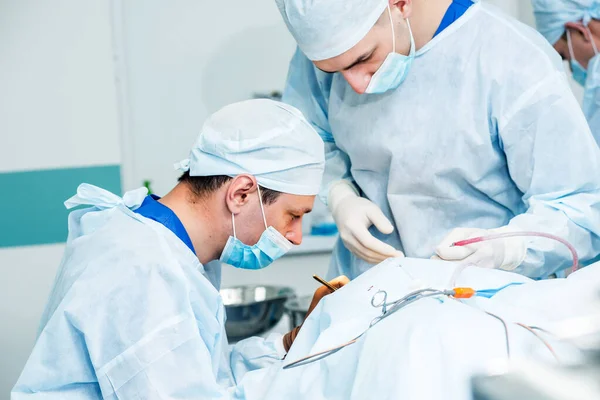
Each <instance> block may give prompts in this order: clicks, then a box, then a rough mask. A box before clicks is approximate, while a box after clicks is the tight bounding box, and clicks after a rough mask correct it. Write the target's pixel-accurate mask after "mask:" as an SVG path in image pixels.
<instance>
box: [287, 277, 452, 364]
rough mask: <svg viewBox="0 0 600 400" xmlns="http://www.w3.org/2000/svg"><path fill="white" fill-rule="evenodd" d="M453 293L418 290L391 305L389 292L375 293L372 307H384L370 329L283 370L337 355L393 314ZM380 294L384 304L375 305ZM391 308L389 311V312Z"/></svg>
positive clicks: (370, 325)
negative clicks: (422, 301) (421, 301)
mask: <svg viewBox="0 0 600 400" xmlns="http://www.w3.org/2000/svg"><path fill="white" fill-rule="evenodd" d="M451 292H452V291H449V290H447V291H442V290H436V289H431V288H428V289H420V290H416V291H414V292H411V293H409V294H407V295H406V296H404V297H402V298H400V299H398V300H395V301H393V302H391V303H387V302H386V300H387V292H386V291H385V290H380V291H378V292H377V293H375V294H374V295H373V297H372V298H371V305H372V306H373V307H382V314H381V315H380V316H377V317H375V318H374V319H373V320H372V321H371V323H370V324H369V327H368V328H367V329H365V330H364V331H363V332H362V333H361V334H360V335H358V336H356V337H355V338H354V339H352V340H350V341H348V342H346V343H343V344H340V345H338V346H335V347H332V348H329V349H326V350H323V351H320V352H318V353H315V354H311V355H308V356H306V357H303V358H300V359H298V360H296V361H294V362H291V363H289V364H287V365H284V366H283V369H289V368H294V367H299V366H302V365H306V364H309V363H312V362H314V361H319V360H321V359H323V358H325V357H328V356H330V355H332V354H334V353H337V352H338V351H340V350H341V349H343V348H344V347H347V346H350V345H352V344H354V343H356V341H357V340H358V339H360V338H361V337H362V336H363V335H364V334H365V333H367V331H368V330H369V329H371V328H372V327H373V326H375V325H376V324H377V323H379V322H381V321H382V320H383V319H385V318H387V317H389V316H390V315H392V314H393V313H395V312H396V311H398V310H400V309H402V308H404V307H406V306H408V305H409V304H412V303H414V302H415V301H417V300H420V299H423V298H427V297H432V296H439V295H444V294H445V295H450V294H451ZM379 293H383V302H381V303H380V304H378V305H375V303H374V299H375V296H376V295H377V294H379ZM388 307H389V310H388Z"/></svg>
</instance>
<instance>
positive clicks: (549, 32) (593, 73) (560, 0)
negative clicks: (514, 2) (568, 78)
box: [532, 0, 600, 143]
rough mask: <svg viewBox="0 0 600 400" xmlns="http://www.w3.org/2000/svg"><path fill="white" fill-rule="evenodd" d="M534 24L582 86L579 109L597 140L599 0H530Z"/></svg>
mask: <svg viewBox="0 0 600 400" xmlns="http://www.w3.org/2000/svg"><path fill="white" fill-rule="evenodd" d="M532 4H533V10H534V14H535V20H536V24H537V28H538V30H539V31H540V33H541V34H542V35H544V37H545V38H546V39H548V42H550V44H551V45H553V46H554V48H555V49H556V51H558V54H560V56H561V57H562V58H563V60H567V61H568V62H569V65H570V68H571V73H572V74H573V79H575V81H577V83H579V84H580V85H581V86H582V87H583V88H584V94H583V112H584V114H585V117H586V118H587V120H588V123H589V124H590V128H591V130H592V134H593V135H594V138H595V139H596V142H597V143H600V112H599V111H600V52H599V51H598V49H599V48H600V21H599V19H600V1H597V0H532Z"/></svg>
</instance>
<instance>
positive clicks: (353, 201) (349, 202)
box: [328, 180, 404, 264]
mask: <svg viewBox="0 0 600 400" xmlns="http://www.w3.org/2000/svg"><path fill="white" fill-rule="evenodd" d="M328 203H329V210H330V211H331V214H332V215H333V219H334V220H335V224H336V225H337V228H338V231H339V232H340V237H341V238H342V241H343V242H344V245H346V248H347V249H348V250H350V251H351V252H352V253H354V254H355V255H356V256H357V257H360V258H362V259H363V260H365V261H367V262H369V263H371V264H377V263H380V262H382V261H383V260H385V259H388V258H390V257H404V254H403V253H402V252H401V251H399V250H396V249H395V248H393V247H392V246H390V245H389V244H386V243H384V242H382V241H381V240H378V239H376V238H375V237H374V236H373V235H371V233H370V232H369V227H370V226H371V225H375V227H376V228H377V229H379V231H380V232H381V233H385V234H390V233H392V232H393V231H394V226H393V225H392V224H391V223H390V221H389V220H388V219H387V218H386V217H385V215H384V214H383V212H382V211H381V209H380V208H379V207H377V205H376V204H375V203H373V202H371V201H369V200H367V199H365V198H363V197H360V196H359V195H358V192H357V191H356V189H355V188H354V185H352V183H350V182H348V181H346V180H341V181H339V182H337V183H335V184H333V185H332V186H331V189H330V190H329V196H328Z"/></svg>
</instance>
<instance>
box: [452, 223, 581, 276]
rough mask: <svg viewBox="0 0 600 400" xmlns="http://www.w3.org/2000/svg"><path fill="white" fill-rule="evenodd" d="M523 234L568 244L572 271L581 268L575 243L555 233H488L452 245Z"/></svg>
mask: <svg viewBox="0 0 600 400" xmlns="http://www.w3.org/2000/svg"><path fill="white" fill-rule="evenodd" d="M522 236H535V237H543V238H547V239H552V240H556V241H557V242H560V243H562V244H564V245H565V246H567V248H568V249H569V251H570V252H571V256H572V257H573V266H572V267H571V268H572V271H573V272H575V271H577V269H578V268H579V256H578V255H577V250H575V247H573V245H572V244H571V243H569V242H568V241H566V240H565V239H563V238H561V237H558V236H555V235H551V234H549V233H542V232H505V233H495V234H492V235H488V236H480V237H476V238H473V239H466V240H461V241H458V242H454V243H452V246H467V245H470V244H473V243H479V242H487V241H488V240H494V239H502V238H507V237H522Z"/></svg>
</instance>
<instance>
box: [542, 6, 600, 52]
mask: <svg viewBox="0 0 600 400" xmlns="http://www.w3.org/2000/svg"><path fill="white" fill-rule="evenodd" d="M531 2H532V4H533V12H534V14H535V22H536V25H537V28H538V30H539V31H540V33H541V34H542V35H544V37H545V38H546V39H547V40H548V41H549V42H550V44H554V43H556V42H558V39H560V37H561V36H562V35H563V33H564V32H565V24H566V23H567V22H578V21H583V23H584V24H586V25H587V23H588V22H590V20H591V19H592V18H593V19H599V18H600V1H599V0H532V1H531Z"/></svg>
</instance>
